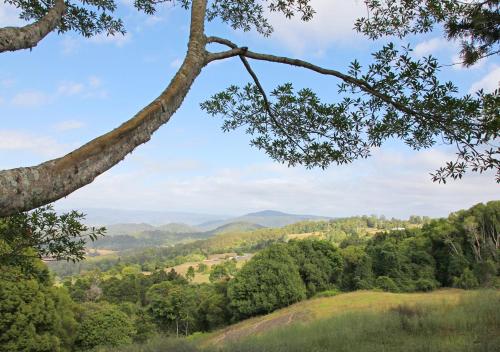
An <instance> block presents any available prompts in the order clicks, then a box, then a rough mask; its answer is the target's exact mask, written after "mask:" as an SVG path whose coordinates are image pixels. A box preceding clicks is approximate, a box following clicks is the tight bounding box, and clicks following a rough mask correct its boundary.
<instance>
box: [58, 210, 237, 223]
mask: <svg viewBox="0 0 500 352" xmlns="http://www.w3.org/2000/svg"><path fill="white" fill-rule="evenodd" d="M58 210H60V211H67V210H68V209H58ZM76 210H78V211H81V212H83V213H84V214H86V217H85V223H86V224H88V225H113V224H124V223H128V224H130V223H135V224H142V223H146V224H150V225H164V224H169V223H183V224H187V225H196V224H199V223H203V222H207V221H214V220H220V219H226V218H228V216H224V215H212V214H196V213H189V212H175V211H146V210H123V209H108V208H83V209H76Z"/></svg>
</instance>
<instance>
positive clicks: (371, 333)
mask: <svg viewBox="0 0 500 352" xmlns="http://www.w3.org/2000/svg"><path fill="white" fill-rule="evenodd" d="M447 298H448V299H447ZM349 300H350V301H351V304H350V305H349V302H348V301H349ZM384 301H385V303H386V305H385V306H384V307H378V306H377V304H378V303H381V302H384ZM387 301H389V302H391V303H390V304H389V303H388V302H387ZM328 302H330V306H329V305H328ZM360 302H363V303H368V302H370V303H374V304H375V306H374V305H373V304H370V305H361V304H360ZM304 303H307V305H304V304H303V303H299V304H297V305H295V307H290V308H287V309H284V310H282V311H283V312H288V310H289V309H294V311H295V312H297V311H299V309H300V308H301V306H300V305H301V304H302V305H303V306H302V307H309V308H308V309H309V312H310V313H319V310H320V309H321V308H320V307H322V308H323V309H325V310H326V311H328V312H329V313H330V314H327V313H325V312H322V314H314V317H315V318H314V319H306V322H305V323H300V322H294V323H291V324H287V325H281V327H275V328H272V329H269V330H268V331H267V332H263V333H261V334H259V335H256V336H252V335H248V334H247V335H245V334H243V335H242V337H241V338H236V339H232V340H228V341H226V340H221V339H219V338H217V337H220V336H221V333H222V334H223V333H224V332H225V333H227V332H228V331H232V330H228V329H224V330H222V331H221V332H216V333H212V334H203V335H202V336H200V337H194V338H190V339H189V340H186V339H175V338H174V339H172V338H158V339H156V340H153V341H151V342H149V343H147V344H145V345H134V346H127V347H122V348H120V349H115V350H106V351H113V352H132V351H134V352H199V351H203V352H254V351H259V352H304V351H307V352H323V351H325V352H326V351H328V352H330V351H333V352H342V351H346V352H347V351H349V352H357V351H359V352H379V351H380V352H382V351H383V352H392V351H405V352H413V351H415V352H417V351H418V352H420V351H422V352H424V351H439V352H441V351H442V352H448V351H449V352H452V351H453V352H462V351H464V352H465V351H473V352H476V351H477V352H494V351H500V291H498V290H496V291H494V290H489V291H488V290H484V291H460V290H442V291H437V292H433V293H429V294H398V295H394V294H392V295H391V294H387V293H384V292H366V291H365V292H353V293H348V294H341V295H338V296H335V297H328V298H320V299H313V300H309V301H306V302H304ZM332 306H335V307H336V309H333V307H332ZM312 308H315V309H316V310H317V312H314V311H313V312H311V309H312ZM277 313H278V312H275V313H273V314H277ZM273 314H271V315H269V316H273ZM280 314H284V313H280ZM325 316H328V317H327V318H325ZM266 317H268V316H266ZM266 317H261V318H254V319H250V320H249V321H245V322H242V323H240V324H237V325H235V326H233V327H236V326H240V328H241V327H249V328H250V327H252V326H253V327H255V325H252V324H255V322H262V321H266V320H257V319H264V318H266ZM268 319H269V318H268ZM252 321H253V322H254V323H251V322H252ZM299 321H300V320H299ZM236 331H237V330H236ZM214 341H218V343H214ZM224 341H225V342H224Z"/></svg>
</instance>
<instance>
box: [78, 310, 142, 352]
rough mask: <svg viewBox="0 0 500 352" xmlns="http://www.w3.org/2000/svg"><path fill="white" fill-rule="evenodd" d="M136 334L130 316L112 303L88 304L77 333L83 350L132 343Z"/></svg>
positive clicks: (79, 344)
mask: <svg viewBox="0 0 500 352" xmlns="http://www.w3.org/2000/svg"><path fill="white" fill-rule="evenodd" d="M134 334H135V331H134V328H133V326H132V324H131V322H130V319H129V317H128V316H127V315H126V314H125V313H123V312H121V311H120V310H119V309H118V308H115V307H114V306H112V305H103V304H100V305H94V304H91V305H87V312H84V314H83V317H82V319H81V323H80V326H79V328H78V332H77V335H76V341H75V345H76V346H77V347H78V348H80V349H81V350H90V349H92V348H94V347H96V346H120V345H126V344H130V343H132V336H133V335H134Z"/></svg>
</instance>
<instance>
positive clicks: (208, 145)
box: [0, 0, 500, 217]
mask: <svg viewBox="0 0 500 352" xmlns="http://www.w3.org/2000/svg"><path fill="white" fill-rule="evenodd" d="M118 1H119V15H120V16H121V17H122V18H123V20H124V22H125V26H126V28H127V34H126V35H125V36H117V37H106V36H98V37H95V38H91V39H83V38H81V37H79V36H77V35H76V34H73V33H67V34H64V35H57V34H50V35H49V36H48V37H47V38H46V39H45V40H44V41H42V42H41V43H40V44H39V45H38V46H37V47H36V48H34V49H33V50H32V51H27V50H25V51H20V52H15V53H4V54H2V55H0V119H1V122H2V123H1V126H0V169H6V168H12V167H18V166H28V165H34V164H37V163H40V162H42V161H45V160H47V159H51V158H54V157H58V156H61V155H64V153H67V152H69V151H71V150H73V149H74V148H76V147H78V146H80V145H82V144H83V143H85V142H87V141H89V140H90V139H92V138H95V137H97V136H99V135H100V134H102V133H105V132H107V131H109V130H110V129H112V128H114V127H116V126H118V125H119V124H120V123H121V122H123V121H125V120H127V119H128V118H130V117H132V116H133V115H134V114H135V113H136V112H137V111H138V110H140V109H141V108H142V107H143V106H144V105H146V104H147V103H149V102H150V101H151V100H152V99H154V98H155V97H156V96H157V95H158V94H159V93H160V92H161V91H162V90H163V89H164V88H165V87H166V85H167V84H168V83H169V81H170V79H171V77H172V76H173V75H174V73H175V71H176V69H177V68H178V66H179V65H180V62H181V60H182V58H183V55H184V53H185V51H186V43H187V35H188V20H189V18H188V14H189V13H188V12H187V11H184V10H182V9H181V8H172V7H171V6H164V7H163V8H162V9H161V10H160V11H159V12H158V13H157V14H156V15H155V16H147V15H145V14H141V13H138V12H137V11H136V10H134V9H133V8H132V7H131V6H130V1H128V0H118ZM313 5H314V6H315V8H316V11H317V14H316V17H315V18H314V19H313V21H311V22H310V23H305V24H304V23H300V22H299V21H298V20H291V21H290V20H286V19H285V18H282V17H280V16H276V15H274V14H273V15H271V16H270V19H271V23H272V24H273V25H274V27H275V33H274V34H273V36H272V37H271V38H262V37H260V36H259V35H257V34H256V33H252V32H250V33H243V32H235V31H233V30H231V29H230V28H228V27H227V26H226V25H224V24H220V23H210V24H208V25H207V34H208V35H218V36H223V37H227V38H229V39H231V40H233V41H234V42H236V43H238V44H240V45H241V46H248V47H250V48H251V49H252V50H254V51H260V52H267V53H273V54H279V55H286V56H292V57H298V58H302V59H306V60H309V61H312V62H314V63H317V64H319V65H322V66H325V67H329V68H335V69H338V70H345V68H346V67H347V66H348V65H349V63H350V62H351V61H352V60H353V59H358V60H359V61H360V62H361V63H362V64H369V63H370V53H371V52H373V51H375V50H376V49H377V48H379V47H380V45H381V44H382V43H383V42H381V41H378V42H373V41H369V40H368V39H366V38H364V37H362V36H361V35H359V34H356V33H355V32H354V31H353V30H352V25H353V22H354V19H355V18H356V17H359V16H362V15H364V14H365V9H364V8H363V6H362V2H361V1H345V0H344V1H342V0H315V1H313ZM21 23H22V22H20V21H19V20H18V19H17V12H16V10H15V9H13V8H11V7H9V6H8V5H5V4H4V3H3V2H2V3H1V4H0V27H4V26H6V25H19V24H21ZM408 41H409V42H410V43H411V44H412V46H413V47H414V48H415V51H414V54H415V56H422V55H429V54H432V55H435V56H437V57H438V58H439V59H440V62H442V63H443V64H447V63H452V62H456V61H457V60H458V59H457V57H456V55H457V52H458V49H457V44H456V43H450V42H446V41H445V40H444V39H442V38H441V36H440V32H438V31H436V32H434V33H431V34H427V35H421V36H414V37H411V38H409V39H408V40H407V41H405V42H400V43H399V44H404V43H406V42H408ZM214 49H215V47H214ZM252 65H253V67H254V70H255V71H256V72H257V73H258V74H259V76H260V78H261V81H262V83H263V85H264V87H266V88H267V89H268V90H271V89H272V88H274V87H275V86H276V85H278V84H280V83H284V82H287V81H292V82H293V83H294V85H295V86H296V87H311V88H313V89H314V90H315V91H316V92H318V94H319V95H320V96H321V97H322V98H324V99H325V100H335V97H336V92H337V90H336V84H337V83H338V81H336V80H334V79H332V78H331V77H322V76H318V75H316V74H314V73H310V72H307V71H303V70H299V69H291V68H289V67H282V66H279V65H276V64H267V63H253V64H252ZM441 78H442V79H443V80H445V79H452V80H453V81H454V82H455V83H456V84H457V85H458V86H459V88H460V91H461V93H467V92H472V91H475V90H477V89H479V88H484V89H486V90H492V89H494V88H496V87H498V84H499V82H500V60H499V59H498V57H491V58H488V59H485V60H483V61H481V62H480V63H479V64H478V65H476V66H475V67H473V68H472V69H463V68H461V67H460V66H459V65H455V66H453V67H449V68H446V69H444V70H443V71H442V75H441ZM248 81H249V77H248V75H247V73H246V71H245V70H244V68H243V67H242V65H241V64H240V62H239V61H238V60H235V59H231V60H227V61H224V62H217V63H214V64H211V65H210V66H208V67H207V68H205V69H204V71H203V72H202V74H201V76H200V77H199V78H198V79H197V81H196V82H195V84H194V86H193V87H192V89H191V91H190V93H189V95H188V97H187V98H186V100H185V102H184V104H183V106H182V107H181V109H179V111H178V112H177V113H176V114H175V115H174V116H173V118H172V119H171V121H170V122H169V123H168V124H167V125H165V126H163V127H162V128H161V129H160V130H159V131H158V132H157V133H155V135H154V136H153V139H152V140H151V141H150V142H149V143H147V144H146V145H143V146H141V147H139V148H138V149H136V151H134V152H133V153H132V154H131V155H129V156H128V157H127V158H126V159H125V161H123V162H122V163H121V164H119V165H118V166H116V167H114V168H113V169H111V170H110V171H108V172H106V173H105V174H104V175H101V176H100V177H98V179H97V180H96V181H95V182H94V183H93V184H91V185H89V186H87V187H84V188H83V189H81V190H79V191H77V192H75V193H73V194H71V195H70V196H68V197H67V198H66V199H64V200H61V201H59V202H57V206H58V207H63V208H81V207H87V208H88V207H108V208H120V209H145V210H172V211H173V210H176V211H192V212H204V213H214V214H240V213H245V212H250V211H258V210H262V209H277V210H281V211H287V212H296V213H314V214H321V215H328V216H348V215H357V214H385V215H387V216H397V217H406V216H408V215H410V214H420V215H430V216H444V215H447V214H448V213H449V212H451V211H454V210H458V209H461V208H466V207H469V206H471V205H473V204H475V203H478V202H485V201H488V200H493V199H500V188H499V186H498V185H497V184H496V183H495V182H494V177H493V175H492V174H487V175H474V174H469V175H468V176H466V178H465V179H463V180H459V181H455V182H450V183H448V184H446V185H442V184H441V185H440V184H434V183H432V181H431V179H430V176H429V172H432V171H434V170H435V169H436V168H437V167H439V166H441V165H442V164H443V163H444V162H445V161H448V160H452V159H453V153H454V150H453V149H449V148H447V147H445V146H436V147H435V148H432V149H428V150H425V151H420V152H415V151H412V150H410V149H409V148H408V147H406V146H404V145H402V144H401V143H399V142H397V141H390V142H389V143H387V144H386V145H384V146H383V147H382V148H380V149H377V150H374V151H373V157H372V158H370V159H367V160H359V161H356V162H355V163H353V164H352V165H347V166H340V167H336V166H332V167H330V168H329V169H327V170H305V169H303V168H300V167H298V168H287V167H286V166H284V165H280V164H277V163H275V162H273V161H272V160H270V159H269V158H268V157H267V156H266V155H265V154H264V153H263V152H262V151H259V150H257V149H254V148H252V147H250V146H249V143H248V141H249V138H248V137H247V136H246V135H244V134H243V133H242V132H239V131H237V132H233V133H230V134H225V133H222V132H221V131H220V125H221V121H220V120H218V119H216V118H212V117H209V116H207V115H206V114H205V113H204V112H203V111H201V109H200V108H199V103H200V102H201V101H203V100H204V99H206V98H208V97H210V96H211V95H212V94H214V93H216V92H218V91H220V90H222V89H224V88H226V87H227V86H229V85H231V84H244V83H246V82H248Z"/></svg>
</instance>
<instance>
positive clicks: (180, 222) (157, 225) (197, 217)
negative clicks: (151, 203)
mask: <svg viewBox="0 0 500 352" xmlns="http://www.w3.org/2000/svg"><path fill="white" fill-rule="evenodd" d="M80 211H82V212H83V213H84V214H86V219H85V223H87V224H89V225H100V226H106V227H107V228H108V234H109V235H116V234H119V233H122V234H131V233H138V232H144V231H155V230H162V231H168V232H174V233H188V232H205V231H213V230H215V229H218V228H220V231H218V232H227V231H230V230H235V229H240V230H241V229H245V230H253V229H257V228H261V227H281V226H286V225H289V224H293V223H295V222H298V221H304V220H327V219H329V218H328V217H324V216H316V215H304V214H288V213H283V212H280V211H275V210H264V211H259V212H255V213H248V214H245V215H241V216H236V217H231V216H227V215H213V214H198V213H189V212H160V211H135V210H121V209H106V208H103V209H99V208H88V209H81V210H80Z"/></svg>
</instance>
